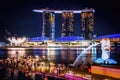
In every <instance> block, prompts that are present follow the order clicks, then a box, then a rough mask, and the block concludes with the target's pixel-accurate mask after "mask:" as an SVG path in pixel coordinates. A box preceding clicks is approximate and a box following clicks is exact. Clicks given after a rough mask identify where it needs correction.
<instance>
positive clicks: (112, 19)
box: [0, 0, 120, 38]
mask: <svg viewBox="0 0 120 80" xmlns="http://www.w3.org/2000/svg"><path fill="white" fill-rule="evenodd" d="M113 4H115V5H117V2H114V1H113V0H111V1H109V2H108V1H104V0H101V1H89V0H81V1H79V0H76V1H74V0H66V1H63V0H61V1H56V0H51V1H47V0H46V1H44V0H34V1H33V0H31V1H27V0H26V1H22V0H21V1H14V3H13V2H12V1H3V2H2V3H1V6H0V8H1V10H2V13H0V14H1V15H0V17H1V20H0V21H1V22H0V28H1V29H3V28H5V29H6V30H8V32H11V33H12V34H18V35H25V36H27V37H37V36H41V32H42V14H40V13H35V12H33V11H32V10H33V9H43V8H49V9H65V10H66V9H73V10H74V9H79V10H80V9H84V8H86V7H88V8H94V9H95V13H94V15H95V17H94V23H95V24H94V30H95V32H94V34H97V35H98V36H102V35H108V34H115V33H119V29H120V28H119V26H120V24H119V21H118V20H119V17H120V16H119V15H118V14H119V12H117V10H118V7H116V6H111V5H113ZM75 21H77V22H74V23H75V25H74V27H75V31H76V30H80V28H81V24H80V23H81V19H80V14H77V15H75ZM61 22H62V21H61V15H57V16H56V23H55V24H56V25H55V28H56V29H55V30H56V33H55V34H56V38H59V37H61V34H60V33H61V27H62V24H61ZM113 28H114V29H113ZM74 35H75V36H76V35H78V36H81V33H80V32H79V31H76V32H75V33H74Z"/></svg>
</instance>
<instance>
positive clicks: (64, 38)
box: [56, 36, 83, 42]
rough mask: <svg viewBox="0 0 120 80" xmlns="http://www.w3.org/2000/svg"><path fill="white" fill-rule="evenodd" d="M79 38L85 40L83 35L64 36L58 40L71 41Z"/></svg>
mask: <svg viewBox="0 0 120 80" xmlns="http://www.w3.org/2000/svg"><path fill="white" fill-rule="evenodd" d="M78 40H83V38H82V37H78V36H67V37H63V38H57V39H56V41H58V42H62V41H64V42H69V41H78Z"/></svg>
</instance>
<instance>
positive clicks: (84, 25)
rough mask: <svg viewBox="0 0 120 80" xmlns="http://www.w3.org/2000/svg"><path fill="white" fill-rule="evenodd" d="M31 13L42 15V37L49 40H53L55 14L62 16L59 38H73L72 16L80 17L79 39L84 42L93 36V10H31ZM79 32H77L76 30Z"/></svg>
mask: <svg viewBox="0 0 120 80" xmlns="http://www.w3.org/2000/svg"><path fill="white" fill-rule="evenodd" d="M33 12H38V13H42V19H43V25H42V37H48V38H49V39H50V40H55V14H61V16H62V31H61V37H66V36H73V33H74V14H80V15H81V26H80V31H81V32H82V34H81V37H83V38H84V39H86V40H91V39H93V35H94V12H95V10H94V9H92V8H90V9H83V10H48V9H42V10H33ZM78 31H79V30H78Z"/></svg>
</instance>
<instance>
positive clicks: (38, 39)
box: [28, 37, 49, 42]
mask: <svg viewBox="0 0 120 80" xmlns="http://www.w3.org/2000/svg"><path fill="white" fill-rule="evenodd" d="M45 40H49V38H48V37H34V38H29V39H28V41H31V42H41V41H45Z"/></svg>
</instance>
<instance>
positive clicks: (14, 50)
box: [7, 48, 26, 57]
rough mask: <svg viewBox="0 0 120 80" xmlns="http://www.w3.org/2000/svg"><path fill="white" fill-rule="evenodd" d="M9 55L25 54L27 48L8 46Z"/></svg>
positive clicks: (18, 55)
mask: <svg viewBox="0 0 120 80" xmlns="http://www.w3.org/2000/svg"><path fill="white" fill-rule="evenodd" d="M7 50H8V52H7V53H8V57H20V56H25V55H26V54H25V48H7Z"/></svg>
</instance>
